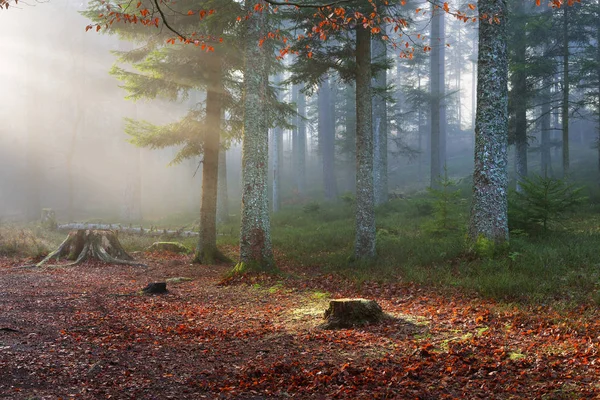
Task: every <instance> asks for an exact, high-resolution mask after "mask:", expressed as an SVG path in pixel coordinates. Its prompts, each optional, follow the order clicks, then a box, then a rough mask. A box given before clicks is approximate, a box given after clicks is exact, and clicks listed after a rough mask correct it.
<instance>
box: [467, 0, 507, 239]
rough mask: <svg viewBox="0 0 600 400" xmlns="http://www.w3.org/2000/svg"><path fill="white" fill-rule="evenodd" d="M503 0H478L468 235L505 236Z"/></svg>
mask: <svg viewBox="0 0 600 400" xmlns="http://www.w3.org/2000/svg"><path fill="white" fill-rule="evenodd" d="M507 11H508V9H507V5H506V1H505V0H480V1H479V16H480V18H481V23H480V25H479V52H478V58H477V71H478V73H477V87H478V93H477V115H476V117H475V168H474V171H473V200H472V203H471V215H470V222H469V237H470V238H471V240H472V241H473V242H477V241H478V240H479V239H480V238H481V237H483V238H484V239H486V240H488V241H491V242H493V243H498V244H500V243H503V242H505V241H507V240H508V218H507V207H508V205H507V201H508V199H507V191H508V173H507V164H508V149H507V147H508V52H507V29H506V27H507V22H508V14H507Z"/></svg>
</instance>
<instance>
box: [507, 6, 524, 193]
mask: <svg viewBox="0 0 600 400" xmlns="http://www.w3.org/2000/svg"><path fill="white" fill-rule="evenodd" d="M527 18H528V15H527V13H526V10H525V4H524V0H516V4H515V7H514V10H511V23H512V24H511V25H512V26H511V28H512V29H511V33H512V36H513V37H514V39H513V40H511V41H510V43H511V44H513V45H514V46H513V47H514V49H511V48H510V47H511V46H509V50H512V51H510V55H512V57H511V58H512V59H511V68H512V70H513V72H512V76H511V78H512V82H511V86H512V90H511V96H510V102H509V103H510V105H511V108H512V109H513V110H514V115H515V116H514V132H515V135H514V136H515V138H514V143H515V164H516V171H517V192H519V191H520V190H521V185H520V181H521V180H522V179H523V178H526V177H527V100H528V93H529V91H528V87H527V65H526V56H527V54H526V52H527V42H526V40H525V38H524V37H523V36H525V35H524V32H525V25H526V23H527ZM511 39H512V38H511Z"/></svg>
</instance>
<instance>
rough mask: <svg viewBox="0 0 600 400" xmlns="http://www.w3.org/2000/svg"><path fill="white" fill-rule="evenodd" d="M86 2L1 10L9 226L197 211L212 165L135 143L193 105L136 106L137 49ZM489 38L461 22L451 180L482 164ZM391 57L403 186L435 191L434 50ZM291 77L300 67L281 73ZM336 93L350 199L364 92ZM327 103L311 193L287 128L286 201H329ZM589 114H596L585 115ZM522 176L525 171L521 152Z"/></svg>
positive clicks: (587, 125)
mask: <svg viewBox="0 0 600 400" xmlns="http://www.w3.org/2000/svg"><path fill="white" fill-rule="evenodd" d="M84 7H85V2H83V1H80V2H75V1H69V0H51V1H49V2H34V3H31V4H21V3H20V5H19V6H17V7H11V9H10V10H9V11H7V12H0V37H2V40H1V41H0V54H1V62H0V88H1V90H2V95H1V96H0V119H1V121H2V124H1V125H0V220H7V219H8V220H34V219H38V218H39V213H40V210H41V209H42V208H52V209H54V210H55V211H56V213H57V217H58V219H59V220H60V221H68V220H72V221H84V220H90V219H102V220H106V221H111V222H129V221H136V222H138V221H140V220H146V221H154V220H157V219H160V218H163V217H167V216H171V215H174V214H185V215H192V216H197V215H198V213H199V208H200V205H199V203H200V193H201V170H202V168H200V162H201V159H200V157H197V158H193V159H188V160H186V161H184V162H183V163H181V164H178V165H174V166H168V164H169V163H170V161H171V160H172V159H173V157H174V156H175V154H176V153H177V151H178V150H179V149H178V148H167V149H163V150H149V149H139V148H136V147H135V146H133V145H132V144H131V143H128V138H129V137H128V135H126V134H125V132H124V126H125V122H124V118H125V117H129V118H134V119H140V120H146V121H149V122H151V123H154V124H166V123H169V122H175V121H177V120H178V119H179V118H181V117H182V116H184V115H185V114H186V112H187V111H188V106H189V101H187V100H185V101H180V102H169V101H166V100H153V101H143V100H142V101H137V102H134V101H131V100H126V99H125V97H126V95H127V93H126V91H125V90H124V89H122V88H120V87H119V82H118V80H117V79H116V78H115V77H113V76H111V75H110V74H109V70H110V69H111V67H112V66H113V65H114V63H115V61H116V57H115V56H114V55H113V54H111V51H112V50H119V49H120V50H123V49H126V48H129V47H128V46H131V44H129V43H125V42H119V40H118V39H117V38H116V37H115V36H110V35H105V34H102V33H97V32H95V30H91V31H90V32H86V31H85V27H86V25H87V24H88V23H89V21H88V20H87V19H86V18H84V17H83V16H81V15H80V14H79V13H78V12H79V11H81V10H83V9H84ZM420 23H421V24H422V25H423V27H424V28H423V29H425V28H428V27H429V21H428V20H427V19H425V20H423V21H420V22H419V21H417V22H416V26H417V28H418V26H419V24H420ZM417 30H418V29H417ZM475 34H476V26H474V25H465V24H462V23H461V22H457V21H453V20H452V19H450V18H448V20H447V23H446V39H445V43H446V45H447V46H446V47H447V48H446V52H445V56H444V57H445V59H444V60H445V68H446V72H445V95H444V102H445V104H444V105H443V107H445V115H446V118H445V123H444V124H443V125H444V128H445V131H446V132H447V142H446V154H445V157H446V158H445V159H446V164H447V169H448V173H449V175H450V176H451V177H459V178H461V177H466V176H468V175H469V174H470V173H471V170H472V167H473V137H474V127H473V124H474V105H475V95H476V88H475V87H474V86H473V83H474V81H475V77H476V75H475V73H476V71H475V63H474V62H473V61H474V60H475V59H476V47H477V42H476V35H475ZM440 43H441V42H440ZM388 55H389V56H390V58H391V59H392V60H393V63H392V67H391V68H390V69H389V70H388V72H387V81H388V85H390V88H391V90H390V98H392V99H393V102H392V101H390V102H388V105H387V107H388V109H387V113H388V119H389V121H388V122H389V125H388V126H389V128H388V132H389V146H388V151H389V157H388V173H389V184H388V187H389V191H390V192H392V193H394V192H395V193H404V192H408V191H414V190H422V189H424V188H426V187H427V186H428V185H429V184H430V171H429V159H430V149H429V147H430V132H431V127H430V124H429V122H428V119H429V115H428V112H429V109H430V105H429V104H428V101H430V100H429V99H428V98H427V91H428V90H429V89H428V85H429V78H428V76H429V74H430V69H429V61H427V57H428V56H427V55H422V54H421V56H420V57H421V61H418V60H407V59H401V58H399V57H397V54H394V52H393V51H390V52H389V54H388ZM288 61H289V60H288ZM125 68H128V67H127V66H125ZM288 77H289V74H288V73H286V74H284V75H283V76H282V77H281V79H285V78H288ZM331 86H332V93H333V94H332V96H333V99H334V101H335V103H336V104H335V107H334V109H335V118H334V119H335V140H336V143H335V147H336V152H335V178H336V181H337V183H336V184H337V195H338V196H339V195H342V194H343V193H345V192H353V191H354V188H355V183H354V180H355V178H354V171H355V159H354V150H353V148H352V140H346V141H345V139H344V138H348V137H350V138H351V137H352V136H351V135H350V134H348V132H346V130H348V131H349V132H350V131H351V129H350V127H351V126H352V123H353V122H352V121H351V118H352V117H351V116H352V107H353V104H352V102H353V99H352V97H353V92H352V90H353V89H352V86H351V85H350V86H349V85H348V84H347V83H343V82H341V81H340V80H339V79H337V78H336V77H335V76H333V77H332V78H331ZM417 89H418V90H421V92H420V94H419V92H418V91H417ZM292 92H293V90H291V87H287V88H284V93H283V99H284V100H286V101H288V102H292V101H296V100H297V99H294V98H293V94H292ZM423 93H425V95H424V94H423ZM552 93H553V94H552V96H553V100H552V101H553V102H554V106H553V107H554V109H553V111H552V113H553V116H552V130H553V132H552V134H551V135H552V138H553V140H555V141H556V142H557V143H558V142H559V141H560V131H559V130H558V127H559V125H560V120H559V116H558V113H559V111H558V104H559V102H560V100H557V99H558V98H559V95H560V93H559V92H558V91H553V92H552ZM419 96H421V100H419ZM317 98H318V90H315V91H314V93H309V94H308V95H307V96H306V105H307V109H306V110H307V111H306V118H307V120H306V147H305V148H306V152H305V154H304V156H303V157H305V167H303V168H305V171H306V187H305V188H303V189H302V190H299V188H300V186H299V184H298V176H299V171H298V164H297V160H295V159H294V157H297V156H295V155H294V151H295V150H294V139H293V133H292V130H283V131H282V132H281V133H280V134H281V136H282V137H283V140H282V146H283V147H282V149H283V151H282V159H281V161H282V164H281V165H280V166H279V169H280V173H281V182H280V186H281V187H280V190H281V199H282V204H283V205H284V206H285V205H294V204H301V203H303V202H307V201H310V200H311V199H317V200H319V199H322V198H323V192H324V189H323V166H322V165H323V161H322V155H321V149H320V144H319V134H318V115H317V114H318V110H317V107H318V102H317ZM536 101H538V102H539V100H536ZM540 104H541V102H540ZM440 107H441V106H440ZM529 107H530V108H529V109H528V115H527V118H528V120H529V121H530V125H529V127H528V135H530V136H529V152H530V156H529V159H530V160H529V166H530V168H531V170H532V171H533V172H539V164H540V161H539V158H540V157H539V153H536V150H535V149H536V147H539V145H540V127H539V125H540V124H539V121H538V120H539V114H540V111H539V110H538V108H539V107H537V106H535V105H533V106H532V105H529ZM534 107H537V108H535V109H534ZM578 112H579V114H578V115H584V114H586V113H587V114H588V115H589V111H586V110H585V109H583V112H580V111H579V110H578ZM344 113H345V114H344ZM344 115H345V116H344ZM573 115H574V117H577V116H578V115H576V113H575V112H573ZM584 116H585V115H584ZM332 118H333V117H332ZM536 121H537V122H536ZM296 123H298V121H297V120H296ZM594 124H595V123H594V122H593V121H590V120H589V118H588V120H587V121H586V120H583V119H577V118H573V119H572V122H571V125H570V126H571V136H570V140H571V142H572V143H573V145H574V146H573V147H572V152H573V155H572V158H573V160H574V163H575V164H577V162H578V157H580V156H581V155H585V156H587V157H588V158H589V159H590V160H593V159H594V157H596V156H595V154H594V151H595V150H593V149H591V146H590V145H591V144H592V142H594V140H595V135H596V133H595V125H594ZM273 135H274V132H271V136H273ZM554 149H555V153H553V156H552V163H554V169H555V170H557V171H558V170H560V155H559V154H558V151H559V146H556V145H555V146H554ZM511 152H513V150H512V148H511ZM511 154H512V153H511ZM227 157H228V162H227V165H228V167H227V176H228V192H229V199H230V201H229V206H230V211H229V213H230V214H236V213H237V211H236V210H237V209H238V206H239V203H240V187H239V186H240V183H239V181H240V176H241V171H240V170H241V152H240V145H239V143H235V142H234V143H232V145H231V148H230V149H229V150H228V152H227ZM511 157H512V155H511ZM272 161H273V157H272V156H271V157H270V162H271V164H272ZM510 170H511V174H513V176H514V161H513V160H512V158H511V167H510ZM270 177H273V171H271V172H270Z"/></svg>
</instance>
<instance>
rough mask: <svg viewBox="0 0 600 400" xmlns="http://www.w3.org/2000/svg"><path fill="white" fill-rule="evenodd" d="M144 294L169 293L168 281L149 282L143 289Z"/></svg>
mask: <svg viewBox="0 0 600 400" xmlns="http://www.w3.org/2000/svg"><path fill="white" fill-rule="evenodd" d="M142 292H143V293H144V294H162V293H167V292H168V290H167V282H154V283H149V284H148V286H146V287H145V288H143V289H142Z"/></svg>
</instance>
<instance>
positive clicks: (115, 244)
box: [34, 229, 148, 268]
mask: <svg viewBox="0 0 600 400" xmlns="http://www.w3.org/2000/svg"><path fill="white" fill-rule="evenodd" d="M61 257H65V258H67V259H69V260H74V261H73V262H71V263H68V264H60V265H46V263H47V262H48V261H50V260H52V259H53V258H54V259H56V260H57V261H58V260H59V259H60V258H61ZM89 259H93V260H99V261H104V262H106V263H109V264H119V265H131V266H136V267H148V266H147V265H146V264H143V263H139V262H136V261H135V260H134V259H133V257H131V256H130V255H129V254H127V252H126V251H125V250H124V249H123V247H122V246H121V244H120V243H119V240H118V238H117V236H116V234H115V232H113V231H110V230H89V229H79V230H76V231H71V232H69V235H68V236H67V238H66V239H65V240H64V241H63V242H62V243H61V244H60V246H58V248H57V249H56V250H54V251H53V252H51V253H50V254H48V255H47V256H46V257H45V258H44V259H43V260H42V261H40V262H39V263H37V264H34V266H35V267H42V266H46V267H49V268H51V267H74V266H77V265H80V264H81V263H83V262H84V261H86V260H89Z"/></svg>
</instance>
